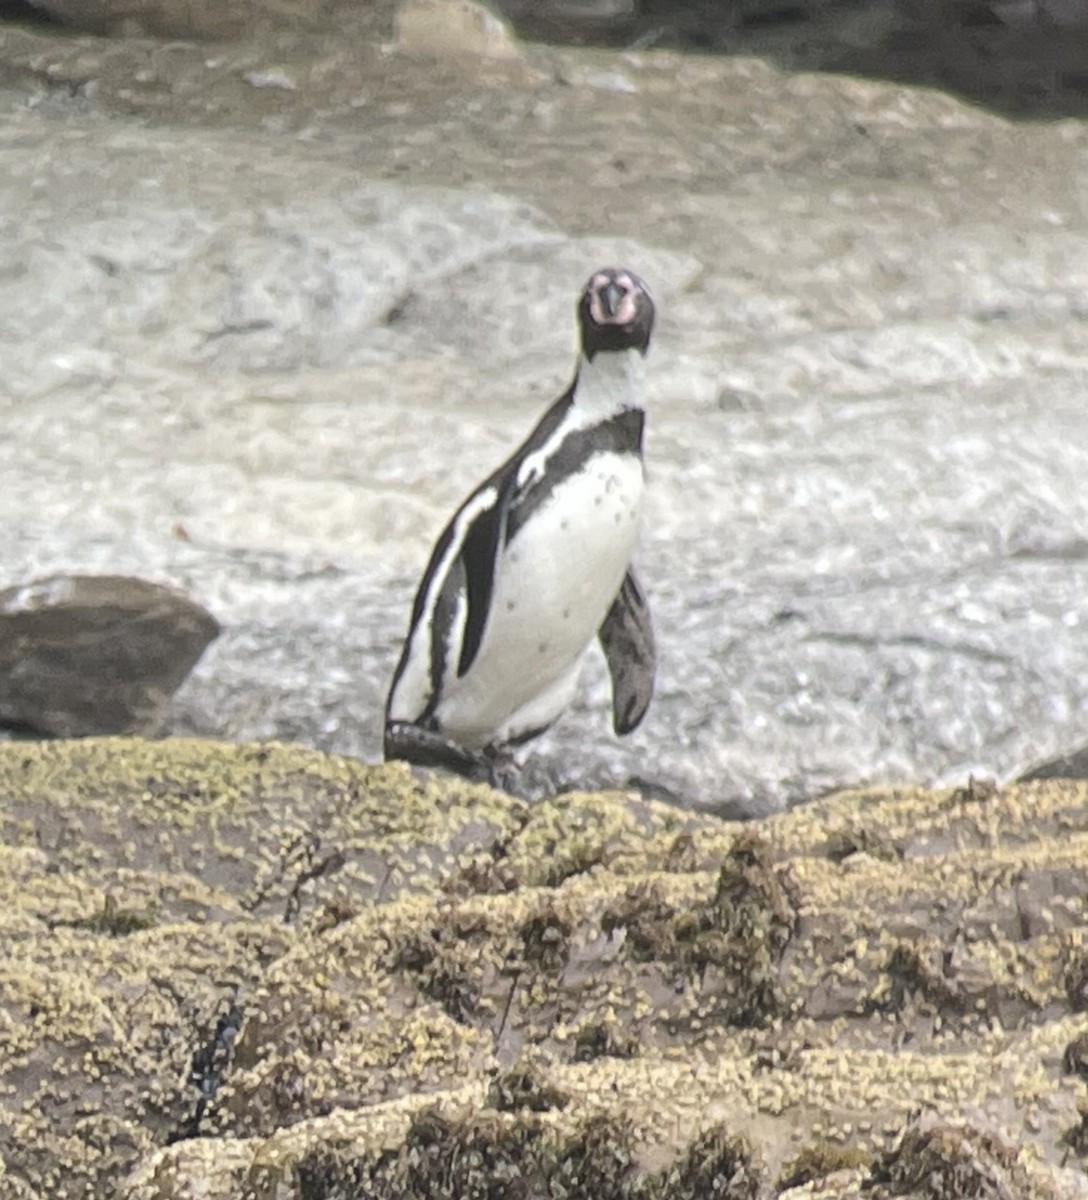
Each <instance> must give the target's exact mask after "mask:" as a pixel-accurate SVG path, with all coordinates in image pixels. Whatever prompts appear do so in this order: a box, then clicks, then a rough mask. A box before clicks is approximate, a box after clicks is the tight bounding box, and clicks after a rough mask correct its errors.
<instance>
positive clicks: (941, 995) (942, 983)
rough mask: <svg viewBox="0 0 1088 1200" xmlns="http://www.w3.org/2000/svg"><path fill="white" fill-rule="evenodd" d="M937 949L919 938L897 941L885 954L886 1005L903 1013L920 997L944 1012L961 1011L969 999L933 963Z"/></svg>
mask: <svg viewBox="0 0 1088 1200" xmlns="http://www.w3.org/2000/svg"><path fill="white" fill-rule="evenodd" d="M937 952H938V951H937V950H936V949H934V948H933V947H930V946H928V945H927V944H926V943H924V942H923V941H921V940H918V941H913V942H899V943H898V944H897V945H896V946H895V947H894V948H893V949H892V952H891V953H890V954H889V955H888V961H887V964H886V966H885V970H886V971H887V974H888V981H889V987H888V1001H887V1007H888V1008H890V1010H891V1011H892V1012H897V1013H898V1012H903V1011H904V1010H905V1009H906V1008H907V1006H908V1004H909V1003H910V1002H911V1001H912V1000H916V999H918V998H921V999H923V1000H924V1001H926V1002H928V1003H929V1004H930V1005H932V1006H933V1008H934V1009H936V1011H938V1012H940V1013H942V1014H944V1015H946V1016H947V1015H956V1014H963V1013H964V1012H966V1011H967V1010H968V1009H969V1008H970V1001H969V1000H968V998H966V997H965V996H963V995H961V994H960V993H959V992H958V991H957V989H956V988H955V987H954V986H953V984H952V983H951V982H950V981H949V980H948V979H947V978H946V977H945V975H944V974H943V972H942V970H941V967H940V966H939V965H938V964H937V963H935V962H934V959H933V956H934V954H936V953H937Z"/></svg>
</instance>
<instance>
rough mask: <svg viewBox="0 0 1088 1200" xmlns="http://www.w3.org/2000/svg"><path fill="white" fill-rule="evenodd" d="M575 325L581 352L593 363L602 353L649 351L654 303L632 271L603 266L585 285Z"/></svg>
mask: <svg viewBox="0 0 1088 1200" xmlns="http://www.w3.org/2000/svg"><path fill="white" fill-rule="evenodd" d="M578 326H579V329H580V331H581V335H582V352H583V353H584V354H585V356H586V358H588V359H589V360H590V362H592V361H593V356H594V355H595V354H598V353H599V352H600V351H602V350H639V351H641V352H642V353H643V354H645V353H646V351H647V350H648V349H649V348H650V334H651V333H652V332H653V328H654V302H653V300H652V299H651V298H650V291H649V289H648V288H647V287H646V285H645V284H644V283H643V282H642V280H641V279H639V277H638V276H637V275H636V274H635V273H634V271H627V270H625V269H624V268H623V267H606V268H604V269H603V270H600V271H597V272H596V274H594V275H593V276H592V277H591V278H590V280H589V282H588V283H587V284H586V286H585V289H584V290H583V292H582V295H581V298H580V299H579V301H578Z"/></svg>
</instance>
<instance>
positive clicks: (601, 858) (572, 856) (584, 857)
mask: <svg viewBox="0 0 1088 1200" xmlns="http://www.w3.org/2000/svg"><path fill="white" fill-rule="evenodd" d="M605 861H606V849H605V845H604V843H603V842H602V841H599V840H597V839H576V840H571V841H570V842H569V843H568V844H566V845H564V846H562V847H560V846H555V847H554V848H553V851H552V854H551V855H550V856H549V863H548V869H547V871H546V872H545V873H544V879H543V883H544V886H545V887H558V886H559V885H560V884H561V883H562V882H563V881H564V880H565V879H570V878H572V877H573V876H575V875H584V874H585V873H586V871H591V870H592V869H593V868H594V867H597V866H600V865H602V864H603V863H604V862H605Z"/></svg>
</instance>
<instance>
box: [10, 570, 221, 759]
mask: <svg viewBox="0 0 1088 1200" xmlns="http://www.w3.org/2000/svg"><path fill="white" fill-rule="evenodd" d="M218 633H219V624H218V622H217V621H216V620H215V618H214V617H213V616H211V614H210V613H208V612H206V611H205V610H204V609H203V608H201V606H200V605H199V604H196V603H195V602H194V601H192V600H190V599H188V597H186V596H185V595H183V594H182V593H180V592H177V591H175V590H174V589H172V588H168V587H163V586H162V585H160V584H156V583H148V582H147V581H145V580H142V579H132V578H127V577H125V576H120V575H84V576H80V575H54V576H50V577H48V578H45V579H38V580H34V581H33V582H31V583H26V584H21V585H19V586H18V587H9V588H6V589H4V590H3V591H0V724H3V725H8V726H13V727H16V728H19V729H29V730H33V731H34V732H37V733H45V734H55V735H58V736H62V737H81V736H85V735H89V734H104V733H132V732H137V731H147V730H150V729H152V728H153V727H154V726H155V725H156V724H157V722H158V721H159V718H160V717H161V715H162V712H163V709H164V708H165V706H166V703H167V701H168V700H169V699H170V697H171V696H172V695H173V694H174V692H175V691H176V690H177V688H178V687H179V686H180V685H181V683H182V681H183V680H184V679H185V677H186V676H187V675H188V674H189V672H190V671H191V670H192V668H193V666H194V665H195V664H196V662H197V660H198V659H199V658H200V656H201V654H203V652H204V649H205V647H206V646H207V645H208V643H209V642H211V641H212V640H213V639H214V638H215V637H216V636H217V635H218Z"/></svg>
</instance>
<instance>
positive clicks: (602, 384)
mask: <svg viewBox="0 0 1088 1200" xmlns="http://www.w3.org/2000/svg"><path fill="white" fill-rule="evenodd" d="M644 377H645V360H644V358H643V355H642V351H641V350H636V349H630V350H601V351H598V352H597V353H596V354H595V355H594V356H593V358H592V359H589V358H586V356H585V355H582V360H581V362H580V363H579V364H578V382H577V385H576V387H575V389H574V403H575V406H576V407H577V408H579V409H581V410H582V412H584V413H585V415H586V416H587V417H593V418H604V417H609V416H612V415H613V414H615V413H618V412H622V411H623V410H624V409H625V408H641V407H642V385H643V379H644Z"/></svg>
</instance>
